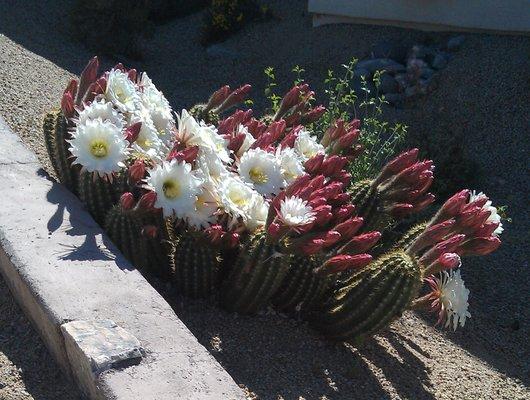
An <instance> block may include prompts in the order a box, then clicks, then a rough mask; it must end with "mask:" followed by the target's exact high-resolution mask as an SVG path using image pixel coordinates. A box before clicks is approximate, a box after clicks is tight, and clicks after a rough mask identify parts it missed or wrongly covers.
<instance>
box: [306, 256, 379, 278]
mask: <svg viewBox="0 0 530 400" xmlns="http://www.w3.org/2000/svg"><path fill="white" fill-rule="evenodd" d="M371 261H372V256H371V255H370V254H356V255H348V254H339V255H337V256H334V257H331V258H330V259H328V260H327V261H326V262H325V263H324V264H323V265H322V266H321V267H320V268H318V269H317V271H316V272H317V273H323V274H336V273H339V272H343V271H347V270H352V269H361V268H363V267H365V266H367V265H368V264H370V262H371Z"/></svg>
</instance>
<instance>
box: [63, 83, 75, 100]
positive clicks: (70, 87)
mask: <svg viewBox="0 0 530 400" xmlns="http://www.w3.org/2000/svg"><path fill="white" fill-rule="evenodd" d="M67 92H68V93H70V94H71V95H72V100H73V99H75V95H76V94H77V79H71V80H70V82H69V83H68V86H67V87H66V89H65V90H64V93H67Z"/></svg>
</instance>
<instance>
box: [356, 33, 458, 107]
mask: <svg viewBox="0 0 530 400" xmlns="http://www.w3.org/2000/svg"><path fill="white" fill-rule="evenodd" d="M463 42H464V36H454V37H452V38H450V39H449V40H448V41H447V42H445V43H441V44H440V43H438V44H428V45H427V44H415V45H413V46H411V47H410V46H405V45H403V44H400V43H395V42H388V41H386V42H380V43H378V44H376V45H375V46H373V48H372V51H371V52H370V56H369V58H366V59H364V60H361V61H359V62H358V63H357V65H356V67H355V74H354V76H355V77H356V78H357V79H356V80H355V82H354V84H355V89H356V91H357V93H362V92H361V91H360V90H361V88H362V79H361V78H364V79H365V80H366V84H365V85H366V86H367V87H366V89H368V90H369V92H370V94H371V95H374V96H375V95H376V93H377V91H376V87H375V84H374V81H373V77H374V73H375V72H376V71H382V74H381V76H380V84H379V94H384V95H385V98H386V100H387V101H388V102H389V103H390V104H393V105H396V106H399V105H401V104H403V102H404V101H405V100H407V99H410V98H412V97H416V96H418V95H423V94H427V93H429V92H431V91H432V90H433V89H434V88H435V86H436V73H437V72H438V71H439V70H441V69H443V68H445V67H446V66H447V64H448V62H449V61H450V60H451V58H452V56H453V54H452V53H454V52H455V51H458V50H459V49H460V47H461V46H462V43H463Z"/></svg>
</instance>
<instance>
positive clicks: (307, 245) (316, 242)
mask: <svg viewBox="0 0 530 400" xmlns="http://www.w3.org/2000/svg"><path fill="white" fill-rule="evenodd" d="M298 248H299V250H300V251H301V252H302V253H303V254H305V255H308V256H310V255H313V254H317V253H319V252H321V251H322V250H323V249H324V240H323V239H311V240H308V241H304V242H302V243H301V244H300V245H299V246H298Z"/></svg>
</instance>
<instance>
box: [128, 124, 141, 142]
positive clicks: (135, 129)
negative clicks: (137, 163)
mask: <svg viewBox="0 0 530 400" xmlns="http://www.w3.org/2000/svg"><path fill="white" fill-rule="evenodd" d="M141 129H142V123H141V122H136V123H134V124H132V125H129V126H128V127H127V129H125V139H126V140H127V141H128V142H129V143H134V142H136V139H138V135H139V134H140V130H141Z"/></svg>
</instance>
